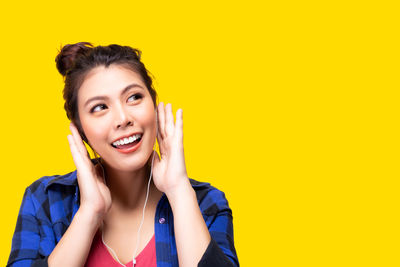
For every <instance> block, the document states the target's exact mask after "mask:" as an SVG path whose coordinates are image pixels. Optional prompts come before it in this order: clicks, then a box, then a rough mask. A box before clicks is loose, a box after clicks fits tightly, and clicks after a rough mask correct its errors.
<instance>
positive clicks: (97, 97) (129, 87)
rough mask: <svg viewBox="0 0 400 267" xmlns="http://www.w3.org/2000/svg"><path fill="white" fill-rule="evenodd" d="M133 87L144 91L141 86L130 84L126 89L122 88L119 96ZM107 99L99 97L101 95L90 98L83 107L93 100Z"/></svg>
mask: <svg viewBox="0 0 400 267" xmlns="http://www.w3.org/2000/svg"><path fill="white" fill-rule="evenodd" d="M134 87H139V88H141V89H144V88H143V87H142V86H141V85H139V84H137V83H132V84H130V85H128V86H126V87H125V88H124V90H122V92H121V95H123V94H125V93H126V92H127V91H128V90H129V89H131V88H134ZM107 98H108V97H107V96H101V95H99V96H95V97H92V98H89V99H88V100H87V101H86V102H85V105H84V106H85V107H86V106H87V105H88V104H89V103H90V102H92V101H94V100H104V99H107Z"/></svg>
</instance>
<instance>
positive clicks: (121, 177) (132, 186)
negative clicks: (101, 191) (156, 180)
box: [103, 164, 154, 211]
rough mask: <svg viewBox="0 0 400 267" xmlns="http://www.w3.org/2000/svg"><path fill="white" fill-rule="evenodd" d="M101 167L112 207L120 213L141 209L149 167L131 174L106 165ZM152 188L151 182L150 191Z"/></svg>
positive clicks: (146, 166) (147, 165)
mask: <svg viewBox="0 0 400 267" xmlns="http://www.w3.org/2000/svg"><path fill="white" fill-rule="evenodd" d="M103 166H104V167H105V172H106V182H107V186H108V188H109V189H110V193H111V198H112V206H113V207H114V208H117V209H118V210H121V211H122V210H126V211H127V210H136V209H142V208H143V204H144V202H145V198H146V192H147V185H148V182H149V177H150V165H149V164H146V165H145V166H144V167H143V168H141V169H139V170H135V171H131V172H125V171H121V170H116V169H113V168H112V167H110V166H108V165H107V164H103ZM152 187H154V184H153V182H151V184H150V191H152V190H151V189H152Z"/></svg>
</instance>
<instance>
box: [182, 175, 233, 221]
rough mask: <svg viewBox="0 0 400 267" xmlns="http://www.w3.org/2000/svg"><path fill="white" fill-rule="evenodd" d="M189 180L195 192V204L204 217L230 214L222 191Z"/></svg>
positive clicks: (205, 183)
mask: <svg viewBox="0 0 400 267" xmlns="http://www.w3.org/2000/svg"><path fill="white" fill-rule="evenodd" d="M189 180H190V183H191V185H192V187H193V189H194V191H195V192H196V197H197V202H198V203H199V207H200V210H201V212H202V213H203V214H204V215H215V214H217V213H219V212H223V211H229V212H231V209H230V208H229V203H228V200H227V199H226V197H225V193H224V192H223V191H221V190H220V189H218V188H216V187H214V186H212V185H211V184H210V183H207V182H200V181H197V180H194V179H191V178H189Z"/></svg>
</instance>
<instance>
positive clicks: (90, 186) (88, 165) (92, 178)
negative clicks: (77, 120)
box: [67, 122, 111, 223]
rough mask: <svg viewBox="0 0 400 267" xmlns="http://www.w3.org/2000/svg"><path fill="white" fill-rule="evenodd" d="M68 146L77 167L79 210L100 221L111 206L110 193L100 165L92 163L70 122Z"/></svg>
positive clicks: (74, 127)
mask: <svg viewBox="0 0 400 267" xmlns="http://www.w3.org/2000/svg"><path fill="white" fill-rule="evenodd" d="M69 128H70V130H71V133H72V135H68V137H67V138H68V142H69V147H70V149H71V154H72V157H73V160H74V163H75V166H76V169H77V176H78V177H77V178H78V185H79V192H80V208H79V209H80V210H82V211H83V212H84V213H89V214H90V215H91V216H94V218H97V219H98V222H99V223H100V222H101V221H102V219H103V218H104V216H105V215H106V214H107V212H108V211H109V209H110V208H111V194H110V190H109V189H108V187H107V185H106V184H105V182H104V180H103V171H102V168H101V166H99V164H97V165H96V166H94V165H93V163H92V161H91V160H90V158H89V156H88V152H87V150H86V147H85V145H84V143H83V141H82V138H81V137H80V135H79V132H78V130H77V128H76V126H75V125H74V124H73V123H72V122H71V124H70V127H69Z"/></svg>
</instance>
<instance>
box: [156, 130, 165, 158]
mask: <svg viewBox="0 0 400 267" xmlns="http://www.w3.org/2000/svg"><path fill="white" fill-rule="evenodd" d="M157 141H158V147H159V149H160V153H161V156H162V155H164V153H165V146H164V141H163V139H162V137H161V134H160V133H157Z"/></svg>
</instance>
